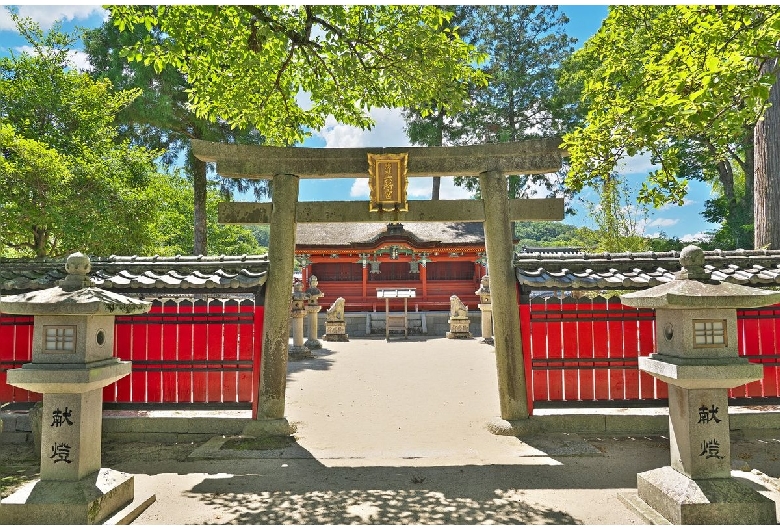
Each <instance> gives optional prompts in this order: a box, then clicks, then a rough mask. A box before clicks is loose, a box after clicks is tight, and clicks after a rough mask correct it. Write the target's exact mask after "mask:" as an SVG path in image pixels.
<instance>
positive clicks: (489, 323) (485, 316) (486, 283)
mask: <svg viewBox="0 0 780 530" xmlns="http://www.w3.org/2000/svg"><path fill="white" fill-rule="evenodd" d="M474 294H476V295H478V296H479V305H478V306H477V307H479V310H480V311H481V315H482V319H481V324H482V327H481V331H482V340H481V341H480V342H482V344H493V342H494V341H493V304H492V303H491V301H490V277H489V276H488V275H487V274H485V275H484V276H483V277H482V281H481V285H480V287H479V289H477V291H476V292H475V293H474Z"/></svg>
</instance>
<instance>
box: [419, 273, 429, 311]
mask: <svg viewBox="0 0 780 530" xmlns="http://www.w3.org/2000/svg"><path fill="white" fill-rule="evenodd" d="M420 280H422V297H423V301H424V302H427V301H428V267H427V264H425V263H423V264H421V267H420Z"/></svg>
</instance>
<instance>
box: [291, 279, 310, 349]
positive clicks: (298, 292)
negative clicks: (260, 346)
mask: <svg viewBox="0 0 780 530" xmlns="http://www.w3.org/2000/svg"><path fill="white" fill-rule="evenodd" d="M308 301H309V295H307V294H306V293H305V292H304V291H303V284H302V283H301V282H298V281H296V282H295V283H294V284H293V293H292V302H291V303H290V318H291V319H292V335H293V344H292V346H290V348H289V350H288V351H289V354H290V359H292V360H298V359H305V358H307V357H311V351H309V348H307V347H306V346H304V343H303V317H305V316H306V303H307V302H308Z"/></svg>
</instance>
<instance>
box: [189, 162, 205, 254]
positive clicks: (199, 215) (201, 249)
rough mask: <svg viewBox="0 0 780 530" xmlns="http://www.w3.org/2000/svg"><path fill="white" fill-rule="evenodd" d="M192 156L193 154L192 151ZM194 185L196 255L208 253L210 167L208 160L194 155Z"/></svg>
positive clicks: (194, 241)
mask: <svg viewBox="0 0 780 530" xmlns="http://www.w3.org/2000/svg"><path fill="white" fill-rule="evenodd" d="M190 156H192V154H191V153H190ZM191 162H192V165H191V167H192V186H193V191H194V193H193V195H194V197H195V215H194V231H193V249H192V253H193V254H194V255H195V256H198V255H200V254H203V255H206V254H208V239H207V238H208V236H207V232H206V188H207V186H206V184H207V179H206V175H207V171H208V167H207V165H206V162H203V161H201V160H198V159H197V158H195V157H194V156H192V161H191Z"/></svg>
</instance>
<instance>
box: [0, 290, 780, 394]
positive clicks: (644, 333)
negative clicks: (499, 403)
mask: <svg viewBox="0 0 780 530" xmlns="http://www.w3.org/2000/svg"><path fill="white" fill-rule="evenodd" d="M654 316H655V313H654V311H652V310H648V309H635V308H630V307H626V306H623V305H622V304H621V303H620V301H619V299H617V298H610V299H608V300H605V299H604V298H594V299H592V300H591V299H588V298H579V299H574V298H564V299H558V298H546V299H540V298H535V299H532V300H531V302H530V303H528V304H521V305H520V319H521V323H522V329H523V348H524V351H525V352H530V355H526V357H525V358H526V375H527V378H528V393H529V403H534V402H536V403H540V402H593V403H596V402H608V401H612V402H620V401H633V400H640V401H641V400H662V399H664V398H666V397H667V393H666V384H665V383H662V382H660V381H658V380H656V379H655V378H654V377H652V376H650V375H648V374H646V373H644V372H640V371H639V368H638V366H637V365H638V362H637V359H638V357H639V356H641V355H648V354H649V353H651V352H652V351H653V350H654V349H655V322H654ZM32 323H33V319H32V317H29V316H16V315H0V402H30V401H37V400H40V395H39V394H34V393H32V392H27V391H25V390H21V389H19V388H16V387H12V386H10V385H8V384H6V382H5V378H6V376H5V372H6V370H8V369H11V368H19V367H21V365H22V364H24V363H26V362H29V361H30V355H31V349H32ZM262 323H263V308H262V307H261V306H257V307H255V305H254V303H253V302H251V301H248V300H245V301H240V302H239V301H236V300H226V301H221V300H211V301H208V302H206V301H195V302H193V301H192V300H180V301H168V302H166V303H165V304H161V303H159V302H158V303H155V305H154V306H153V307H152V310H151V311H150V312H149V313H146V314H143V315H133V316H122V317H117V319H116V326H115V346H114V350H115V355H116V356H118V357H120V358H122V359H126V360H130V361H132V362H133V371H132V373H131V375H130V376H129V377H126V378H123V379H121V380H120V381H118V382H116V383H114V384H112V385H110V386H108V387H106V388H105V390H104V399H105V401H106V402H113V403H181V404H186V403H245V404H249V403H252V401H253V399H254V397H255V395H256V393H257V389H256V388H255V386H254V385H255V382H256V381H258V374H259V368H260V362H259V361H260V350H261V341H262ZM737 333H738V343H739V344H738V349H739V354H740V355H742V356H744V357H746V358H748V359H749V360H750V361H751V362H754V363H759V364H761V365H763V367H764V378H763V379H762V380H761V381H756V382H754V383H748V384H747V385H743V386H740V387H737V388H735V389H732V390H731V391H730V394H729V395H730V396H731V397H734V398H745V397H748V398H761V397H780V304H779V305H777V306H772V307H766V308H760V309H744V310H739V311H737Z"/></svg>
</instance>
